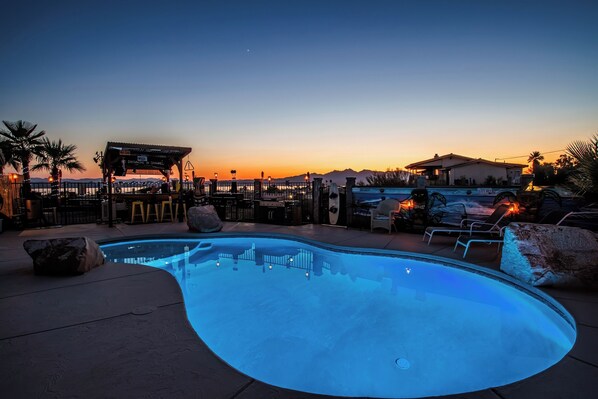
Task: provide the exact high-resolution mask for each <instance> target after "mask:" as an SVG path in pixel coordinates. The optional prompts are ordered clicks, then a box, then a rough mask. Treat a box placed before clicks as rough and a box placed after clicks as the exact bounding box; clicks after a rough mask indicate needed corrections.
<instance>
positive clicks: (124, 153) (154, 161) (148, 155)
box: [102, 141, 191, 227]
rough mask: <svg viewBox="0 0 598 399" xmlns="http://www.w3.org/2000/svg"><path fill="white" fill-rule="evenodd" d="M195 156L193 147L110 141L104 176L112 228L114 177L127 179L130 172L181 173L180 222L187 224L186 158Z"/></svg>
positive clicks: (104, 160)
mask: <svg viewBox="0 0 598 399" xmlns="http://www.w3.org/2000/svg"><path fill="white" fill-rule="evenodd" d="M189 153H191V148H190V147H174V146H166V145H154V144H137V143H119V142H112V141H109V142H108V143H107V144H106V150H105V151H104V159H103V161H102V174H103V177H104V180H106V179H107V180H108V225H109V226H110V227H112V226H113V220H112V176H126V175H127V172H128V171H132V172H133V173H140V174H162V175H163V176H165V177H166V178H169V177H170V170H171V169H172V167H173V166H176V167H177V169H178V170H179V181H180V185H179V186H180V187H179V196H178V201H179V205H180V206H179V210H180V212H179V215H177V216H178V218H179V221H180V222H182V221H183V214H182V212H183V206H182V202H183V195H182V190H183V159H184V158H185V157H186V156H187V155H189Z"/></svg>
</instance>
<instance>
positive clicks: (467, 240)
mask: <svg viewBox="0 0 598 399" xmlns="http://www.w3.org/2000/svg"><path fill="white" fill-rule="evenodd" d="M506 227H507V226H503V227H501V228H500V230H499V236H498V237H496V236H492V235H488V234H461V235H460V236H459V237H458V238H457V242H456V243H455V248H453V252H455V251H456V250H457V247H458V246H462V247H465V251H464V252H463V259H465V257H466V256H467V251H469V246H470V245H471V244H473V243H475V242H479V243H484V244H488V245H490V244H498V247H497V248H496V251H497V252H498V251H500V246H501V244H502V243H503V242H504V233H505V231H504V230H505V228H506Z"/></svg>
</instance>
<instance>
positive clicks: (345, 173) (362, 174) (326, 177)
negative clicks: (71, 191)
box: [31, 169, 380, 185]
mask: <svg viewBox="0 0 598 399" xmlns="http://www.w3.org/2000/svg"><path fill="white" fill-rule="evenodd" d="M374 173H380V171H376V170H370V169H364V170H361V171H359V172H357V171H355V170H353V169H345V170H333V171H331V172H328V173H323V174H320V173H312V172H310V178H311V179H312V180H313V179H315V178H318V177H320V178H322V181H324V182H328V183H336V184H342V185H344V184H345V182H346V180H347V177H355V178H356V181H357V182H360V181H361V182H363V183H365V182H366V177H368V176H371V175H373V174H374ZM207 178H208V177H207V176H206V179H207ZM304 179H305V175H297V176H287V177H277V178H273V179H272V180H273V181H275V182H283V181H285V180H289V181H293V182H297V181H303V180H304ZM127 180H138V181H159V180H160V179H159V178H157V177H147V178H132V179H127ZM248 180H251V179H239V181H248ZM62 181H63V182H73V183H96V182H101V181H102V179H101V178H99V177H98V178H85V179H62ZM31 182H32V183H47V182H48V179H44V178H40V177H33V178H31Z"/></svg>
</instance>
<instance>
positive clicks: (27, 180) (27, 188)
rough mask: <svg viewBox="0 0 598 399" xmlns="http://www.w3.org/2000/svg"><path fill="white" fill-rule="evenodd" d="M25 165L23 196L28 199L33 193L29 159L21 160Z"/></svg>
mask: <svg viewBox="0 0 598 399" xmlns="http://www.w3.org/2000/svg"><path fill="white" fill-rule="evenodd" d="M21 165H22V166H23V198H25V199H27V198H29V196H30V195H31V175H30V174H29V160H28V159H23V160H21Z"/></svg>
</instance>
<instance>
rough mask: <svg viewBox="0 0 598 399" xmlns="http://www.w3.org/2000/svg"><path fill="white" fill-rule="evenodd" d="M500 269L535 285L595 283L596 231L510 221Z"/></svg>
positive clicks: (597, 273)
mask: <svg viewBox="0 0 598 399" xmlns="http://www.w3.org/2000/svg"><path fill="white" fill-rule="evenodd" d="M500 270H502V271H503V272H505V273H507V274H509V275H511V276H513V277H516V278H517V279H519V280H521V281H524V282H526V283H528V284H531V285H534V286H542V285H552V286H578V287H582V286H583V287H598V235H597V234H596V233H593V232H591V231H590V230H584V229H580V228H578V227H567V226H554V225H547V224H532V223H512V224H510V225H509V226H508V227H507V228H506V231H505V237H504V246H503V250H502V259H501V262H500Z"/></svg>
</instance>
